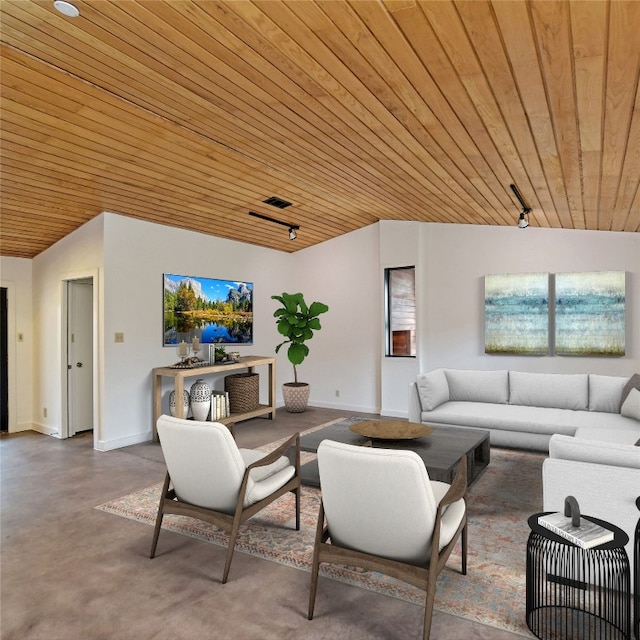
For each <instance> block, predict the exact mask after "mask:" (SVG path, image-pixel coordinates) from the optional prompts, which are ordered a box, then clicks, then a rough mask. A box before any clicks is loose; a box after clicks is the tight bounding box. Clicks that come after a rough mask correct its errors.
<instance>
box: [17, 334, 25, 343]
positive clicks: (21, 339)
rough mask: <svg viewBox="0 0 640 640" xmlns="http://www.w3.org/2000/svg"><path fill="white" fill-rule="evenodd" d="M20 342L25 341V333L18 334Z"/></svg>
mask: <svg viewBox="0 0 640 640" xmlns="http://www.w3.org/2000/svg"><path fill="white" fill-rule="evenodd" d="M18 342H24V333H19V334H18Z"/></svg>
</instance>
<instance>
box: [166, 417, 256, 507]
mask: <svg viewBox="0 0 640 640" xmlns="http://www.w3.org/2000/svg"><path fill="white" fill-rule="evenodd" d="M157 429H158V436H159V438H160V444H161V446H162V453H163V454H164V459H165V462H166V463H167V469H168V471H169V475H170V476H171V482H172V484H173V488H174V489H175V492H176V495H177V496H178V497H179V498H180V499H181V500H184V501H185V502H189V503H190V504H193V505H196V506H199V507H206V508H208V509H214V510H216V511H223V512H225V513H233V512H234V510H235V507H236V503H237V500H238V493H239V491H240V485H241V483H242V477H243V475H244V472H245V469H246V465H245V463H244V461H243V460H242V456H241V455H240V452H239V451H238V447H237V445H236V443H235V441H234V439H233V437H232V435H231V433H230V432H229V430H228V429H227V427H225V426H224V425H223V424H220V423H218V422H198V421H196V420H183V419H181V418H174V417H172V416H167V415H163V416H160V418H158V423H157ZM249 482H251V480H249Z"/></svg>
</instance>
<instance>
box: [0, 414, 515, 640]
mask: <svg viewBox="0 0 640 640" xmlns="http://www.w3.org/2000/svg"><path fill="white" fill-rule="evenodd" d="M348 415H362V414H355V413H352V412H348V411H334V410H329V409H318V408H309V409H308V410H307V411H306V412H305V413H303V414H289V413H287V412H286V411H284V410H278V412H277V415H276V419H275V420H273V421H271V420H266V419H261V418H256V419H254V420H249V421H246V422H242V423H239V424H238V425H237V440H238V444H239V445H240V446H242V447H251V448H253V447H257V446H260V445H263V444H267V443H269V442H272V441H274V440H276V439H278V438H281V437H283V436H285V435H288V434H290V433H292V432H294V431H302V430H304V429H307V428H309V427H312V426H316V425H318V424H321V423H323V422H327V421H329V420H332V419H335V418H338V417H341V416H348ZM92 443H93V440H92V435H91V434H85V435H79V436H76V437H75V438H71V439H69V440H58V439H56V438H52V437H49V436H44V435H40V434H37V433H34V432H22V433H18V434H12V435H4V436H2V438H0V457H1V483H0V490H1V507H2V512H1V516H2V519H1V522H0V527H1V535H2V541H1V544H2V547H1V550H2V558H1V563H2V564H1V570H2V571H1V582H0V587H1V591H0V607H1V610H0V637H1V638H2V639H3V640H36V639H37V640H76V639H78V640H80V639H83V640H85V639H90V640H101V639H105V640H107V639H108V640H145V639H147V638H149V639H151V638H153V639H154V640H161V639H164V638H167V639H169V638H171V639H172V640H183V639H184V640H191V639H201V638H211V639H215V640H226V639H229V640H231V639H233V640H258V639H260V640H269V639H274V640H276V639H277V640H297V639H301V638H303V639H306V638H309V639H310V640H315V639H319V638H328V639H332V640H335V639H340V638H344V639H348V640H360V639H362V640H365V639H379V640H388V639H392V638H397V639H402V640H405V639H408V638H419V637H421V630H422V620H423V609H422V608H421V607H419V606H416V605H413V604H409V603H406V602H403V601H400V600H395V599H393V598H389V597H385V596H382V595H378V594H375V593H371V592H368V591H365V590H362V589H358V588H355V587H351V586H348V585H344V584H341V583H338V582H334V581H330V580H327V579H323V578H321V579H320V584H319V590H318V598H317V602H316V615H315V618H314V620H313V621H311V622H310V621H308V620H307V619H306V609H307V599H308V593H309V574H308V573H306V572H303V571H299V570H296V569H293V568H290V567H285V566H283V565H279V564H276V563H272V562H268V561H265V560H260V559H258V558H255V557H251V556H248V555H245V554H242V553H237V554H236V555H235V556H234V560H233V565H232V567H231V574H230V578H229V582H228V583H227V584H226V585H222V584H221V583H220V576H221V574H222V567H223V564H224V553H225V549H223V548H221V547H218V546H216V545H212V544H208V543H206V542H202V541H199V540H194V539H191V538H187V537H184V536H180V535H178V534H175V533H172V532H166V531H165V532H163V534H162V536H161V538H160V544H159V547H158V555H157V556H156V558H155V559H154V560H150V559H149V547H150V544H151V536H152V528H151V527H149V526H146V525H143V524H140V523H137V522H134V521H131V520H127V519H125V518H118V517H115V516H113V515H110V514H107V513H104V512H102V511H98V510H96V509H94V507H95V506H96V505H98V504H101V503H103V502H107V501H108V500H112V499H114V498H116V497H119V496H122V495H125V494H127V493H130V492H132V491H135V490H137V489H141V488H143V487H147V486H149V485H152V484H155V483H158V482H161V481H162V480H163V478H164V473H165V468H164V463H163V459H162V451H161V449H160V446H159V445H158V444H155V443H144V444H140V445H135V446H132V447H127V448H125V449H119V450H117V451H110V452H107V453H102V452H98V451H94V450H93V449H92ZM518 637H520V636H516V635H513V634H510V633H506V632H503V631H500V630H497V629H495V628H492V627H487V626H484V625H481V624H477V623H472V622H469V621H467V620H464V619H461V618H457V617H455V616H450V615H447V614H443V613H440V612H437V611H436V612H435V614H434V620H433V626H432V631H431V638H432V639H434V640H459V639H460V638H465V640H488V639H491V640H508V639H514V638H518Z"/></svg>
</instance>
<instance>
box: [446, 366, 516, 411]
mask: <svg viewBox="0 0 640 640" xmlns="http://www.w3.org/2000/svg"><path fill="white" fill-rule="evenodd" d="M444 372H445V375H446V376H447V381H448V383H449V399H450V400H452V401H456V402H458V401H459V402H465V401H466V402H493V403H496V404H507V402H509V372H508V371H506V370H504V371H472V370H467V369H445V370H444Z"/></svg>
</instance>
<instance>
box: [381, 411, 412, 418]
mask: <svg viewBox="0 0 640 640" xmlns="http://www.w3.org/2000/svg"><path fill="white" fill-rule="evenodd" d="M380 415H381V416H383V417H384V418H402V419H404V420H407V419H408V418H409V412H408V411H389V410H388V409H387V410H386V411H382V412H380Z"/></svg>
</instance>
